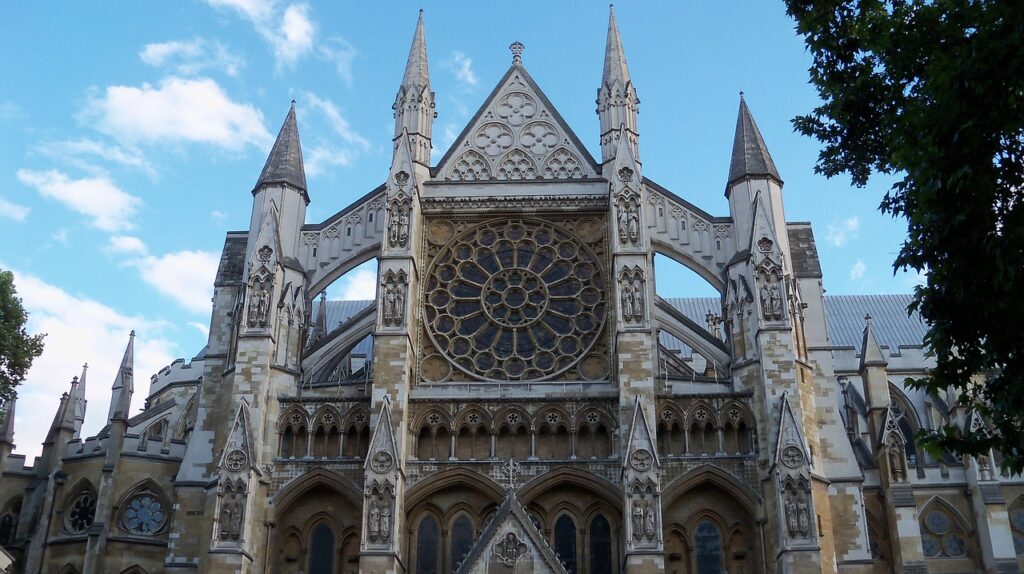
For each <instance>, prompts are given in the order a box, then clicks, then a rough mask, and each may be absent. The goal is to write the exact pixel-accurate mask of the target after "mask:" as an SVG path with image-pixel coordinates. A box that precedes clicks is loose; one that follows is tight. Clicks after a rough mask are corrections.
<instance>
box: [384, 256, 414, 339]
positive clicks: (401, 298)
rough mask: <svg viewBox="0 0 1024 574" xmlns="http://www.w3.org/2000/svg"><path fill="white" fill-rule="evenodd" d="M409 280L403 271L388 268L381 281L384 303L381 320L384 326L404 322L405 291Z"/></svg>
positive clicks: (397, 325) (402, 323)
mask: <svg viewBox="0 0 1024 574" xmlns="http://www.w3.org/2000/svg"><path fill="white" fill-rule="evenodd" d="M408 286H409V281H408V278H407V277H406V275H405V271H402V270H399V271H398V272H397V273H395V272H394V271H391V270H388V272H387V273H385V274H384V279H383V281H381V294H382V295H383V299H384V305H383V308H382V313H383V322H384V325H385V326H390V327H400V326H402V325H404V324H405V307H406V304H405V302H406V292H407V290H408Z"/></svg>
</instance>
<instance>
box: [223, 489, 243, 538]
mask: <svg viewBox="0 0 1024 574" xmlns="http://www.w3.org/2000/svg"><path fill="white" fill-rule="evenodd" d="M244 500H245V499H244V497H243V496H242V495H241V494H239V493H238V492H234V491H232V490H229V491H228V492H225V493H224V500H223V502H222V503H221V509H220V539H221V540H226V541H233V540H238V539H239V538H241V536H242V512H243V506H244Z"/></svg>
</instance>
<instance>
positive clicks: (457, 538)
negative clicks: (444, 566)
mask: <svg viewBox="0 0 1024 574" xmlns="http://www.w3.org/2000/svg"><path fill="white" fill-rule="evenodd" d="M472 549H473V522H472V521H470V519H469V517H468V516H466V515H465V514H460V515H459V517H458V518H456V519H455V522H453V523H452V559H451V565H452V572H455V569H456V568H457V567H458V565H459V563H460V562H462V559H463V558H465V557H466V554H469V551H470V550H472Z"/></svg>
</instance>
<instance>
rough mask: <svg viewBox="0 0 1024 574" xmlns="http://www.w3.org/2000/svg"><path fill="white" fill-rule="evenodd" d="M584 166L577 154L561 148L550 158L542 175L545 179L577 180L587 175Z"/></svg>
mask: <svg viewBox="0 0 1024 574" xmlns="http://www.w3.org/2000/svg"><path fill="white" fill-rule="evenodd" d="M582 166H583V164H582V162H581V161H580V159H579V158H577V157H576V155H575V154H573V153H572V152H570V151H569V150H567V149H565V148H561V149H558V150H555V152H554V153H552V154H551V155H550V156H548V160H547V162H546V163H545V164H544V169H542V170H541V173H542V174H543V176H544V178H545V179H577V178H581V177H585V175H586V173H585V172H584V171H583V167H582Z"/></svg>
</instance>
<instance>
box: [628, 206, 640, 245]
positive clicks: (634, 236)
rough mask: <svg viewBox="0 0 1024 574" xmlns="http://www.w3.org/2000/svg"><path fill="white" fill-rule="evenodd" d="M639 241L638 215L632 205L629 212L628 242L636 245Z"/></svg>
mask: <svg viewBox="0 0 1024 574" xmlns="http://www.w3.org/2000/svg"><path fill="white" fill-rule="evenodd" d="M639 239H640V214H639V213H638V210H637V208H636V206H635V205H634V206H633V207H632V208H631V209H630V210H629V242H630V243H636V242H637V241H638V240H639Z"/></svg>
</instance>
